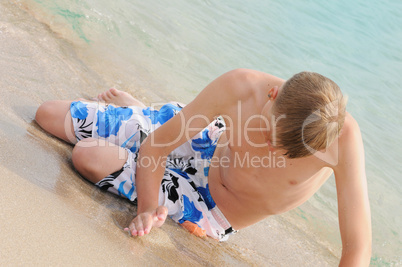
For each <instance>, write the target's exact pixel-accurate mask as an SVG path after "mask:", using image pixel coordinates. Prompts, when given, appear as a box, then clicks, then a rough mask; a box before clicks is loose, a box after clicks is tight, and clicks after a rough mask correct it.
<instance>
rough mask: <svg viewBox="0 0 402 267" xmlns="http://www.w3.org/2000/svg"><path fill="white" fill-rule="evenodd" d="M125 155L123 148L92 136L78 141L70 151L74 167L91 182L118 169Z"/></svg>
mask: <svg viewBox="0 0 402 267" xmlns="http://www.w3.org/2000/svg"><path fill="white" fill-rule="evenodd" d="M127 157H128V152H127V151H126V150H125V149H124V148H121V147H119V146H116V145H114V144H112V143H109V142H107V141H105V140H102V139H94V138H85V139H82V140H81V141H79V142H78V143H77V144H76V145H75V147H74V149H73V153H72V161H73V164H74V167H75V169H76V170H77V171H78V172H79V173H80V174H81V175H82V176H84V177H85V178H86V179H87V180H89V181H91V182H93V183H97V182H99V181H100V180H102V179H103V178H105V177H106V176H108V175H109V174H111V173H114V172H116V171H118V170H120V169H121V168H122V167H123V165H124V163H125V162H126V161H127Z"/></svg>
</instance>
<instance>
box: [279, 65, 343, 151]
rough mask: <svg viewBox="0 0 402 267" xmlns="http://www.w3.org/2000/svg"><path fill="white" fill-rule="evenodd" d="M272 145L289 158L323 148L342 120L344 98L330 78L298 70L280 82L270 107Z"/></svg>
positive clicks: (334, 137)
mask: <svg viewBox="0 0 402 267" xmlns="http://www.w3.org/2000/svg"><path fill="white" fill-rule="evenodd" d="M272 109H273V115H274V116H275V118H279V117H280V116H281V115H282V116H283V115H285V116H283V118H282V119H279V120H277V123H276V126H275V127H276V136H275V137H274V138H276V140H277V144H276V146H277V147H279V148H281V149H284V150H285V151H286V153H285V155H286V156H287V157H289V158H301V157H305V156H309V155H311V154H314V153H315V152H316V151H319V150H323V149H326V148H327V147H328V146H329V145H330V144H331V143H332V142H333V141H334V140H335V139H336V138H337V137H338V135H339V132H340V130H341V128H342V126H343V123H344V121H345V112H346V98H345V97H343V95H342V92H341V90H340V89H339V87H338V85H337V84H336V83H335V82H333V81H332V80H330V79H328V78H326V77H324V76H322V75H320V74H318V73H314V72H301V73H298V74H296V75H294V76H293V77H292V78H290V79H289V80H288V81H286V83H285V84H284V85H283V88H282V90H281V92H280V93H279V94H278V96H277V98H276V100H275V103H274V105H273V107H272Z"/></svg>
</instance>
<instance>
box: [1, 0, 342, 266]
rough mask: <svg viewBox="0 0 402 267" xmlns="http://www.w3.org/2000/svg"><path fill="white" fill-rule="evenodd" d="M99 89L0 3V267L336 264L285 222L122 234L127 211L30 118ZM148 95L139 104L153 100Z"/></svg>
mask: <svg viewBox="0 0 402 267" xmlns="http://www.w3.org/2000/svg"><path fill="white" fill-rule="evenodd" d="M109 86H111V84H109V82H108V81H106V80H105V79H103V77H102V76H101V75H99V74H98V73H97V72H95V71H94V70H93V69H91V68H90V67H88V66H87V65H85V63H84V62H83V61H81V60H80V58H79V57H78V56H77V55H76V52H75V50H74V47H73V45H72V44H70V43H68V42H67V41H65V40H64V39H63V38H60V37H59V36H58V35H57V34H56V33H54V32H53V31H52V30H51V28H49V27H48V26H46V25H44V24H42V23H40V22H38V21H37V20H36V19H35V18H34V17H33V16H31V15H30V14H29V12H27V11H25V10H23V9H21V8H19V7H18V5H16V4H14V3H11V2H5V3H4V2H2V3H1V4H0V92H1V96H0V113H1V116H0V147H1V153H0V173H1V175H0V182H1V186H0V203H1V206H0V215H1V220H0V236H1V239H2V241H1V243H0V265H1V266H14V265H24V266H25V265H28V266H43V265H45V266H53V265H60V266H67V265H68V266H84V265H85V266H87V265H97V266H106V265H108V266H117V265H118V266H132V265H144V264H146V265H159V264H163V265H190V264H191V265H212V266H217V265H258V266H262V265H267V266H334V265H336V264H337V262H338V259H339V256H340V247H339V246H338V244H337V245H336V246H335V248H334V249H333V250H329V249H328V248H327V247H326V246H324V245H325V244H324V243H322V242H323V241H319V240H312V239H311V238H305V233H304V232H303V231H301V230H300V228H296V227H294V225H292V217H291V215H283V216H277V217H275V218H269V219H267V220H265V221H263V222H260V223H259V224H257V225H255V226H253V227H250V228H248V229H245V230H243V231H241V232H239V233H238V234H237V235H235V236H233V237H232V238H231V239H230V240H229V241H228V242H226V243H218V242H216V241H214V240H212V239H200V238H196V237H194V236H191V235H190V234H189V233H187V232H186V231H185V230H183V229H182V228H181V227H180V226H178V225H177V224H176V223H174V222H173V221H171V220H168V221H167V222H166V223H165V225H164V226H163V227H162V228H160V229H154V230H153V231H152V232H151V234H150V235H148V236H145V237H141V238H131V237H129V236H128V235H127V234H126V233H125V232H124V231H122V228H123V227H125V226H126V225H127V224H128V222H129V221H130V220H131V219H132V218H133V216H134V215H135V213H136V208H135V206H133V205H132V204H130V203H129V202H127V201H125V200H123V199H120V198H118V197H115V196H113V195H111V194H107V193H104V192H101V191H100V190H99V189H97V188H95V187H94V186H93V185H92V184H90V183H88V182H87V181H85V180H84V179H83V178H82V177H80V175H79V174H78V173H77V172H76V171H75V170H74V168H73V167H72V164H71V151H72V146H70V145H68V144H66V143H64V142H62V141H60V140H58V139H56V138H54V137H52V136H50V135H48V134H47V133H45V132H44V131H43V130H42V129H40V127H39V126H38V125H37V123H36V122H35V120H34V118H35V111H36V109H37V108H38V106H39V105H40V104H41V103H43V102H44V101H47V100H51V99H75V98H78V97H90V96H95V95H97V94H98V93H100V92H101V91H104V90H106V89H108V88H109ZM131 90H132V93H135V91H136V88H131ZM150 90H152V88H150ZM149 95H152V94H148V95H147V96H144V99H145V101H152V100H155V99H149Z"/></svg>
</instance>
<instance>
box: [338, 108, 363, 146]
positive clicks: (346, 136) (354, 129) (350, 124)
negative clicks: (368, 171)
mask: <svg viewBox="0 0 402 267" xmlns="http://www.w3.org/2000/svg"><path fill="white" fill-rule="evenodd" d="M360 143H362V136H361V132H360V127H359V124H358V123H357V121H356V120H355V119H354V118H353V116H352V115H351V114H350V113H348V112H347V113H346V116H345V122H344V124H343V127H342V129H341V132H340V136H339V145H340V148H341V149H342V150H346V151H349V149H356V145H357V144H360ZM346 151H345V152H346Z"/></svg>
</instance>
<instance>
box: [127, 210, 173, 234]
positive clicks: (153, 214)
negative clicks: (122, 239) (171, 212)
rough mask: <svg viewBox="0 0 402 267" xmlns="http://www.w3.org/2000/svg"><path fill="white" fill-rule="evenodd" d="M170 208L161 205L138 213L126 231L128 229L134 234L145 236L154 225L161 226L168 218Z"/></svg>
mask: <svg viewBox="0 0 402 267" xmlns="http://www.w3.org/2000/svg"><path fill="white" fill-rule="evenodd" d="M167 214H168V209H167V208H166V207H165V206H159V207H158V208H156V209H155V210H154V211H149V212H143V213H140V214H137V217H135V218H134V219H133V220H132V221H131V223H130V225H129V226H128V228H125V229H124V231H128V232H129V233H130V234H131V235H132V236H143V235H146V234H148V233H149V232H150V231H151V229H152V227H161V226H162V224H163V223H164V222H165V220H166V216H167Z"/></svg>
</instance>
